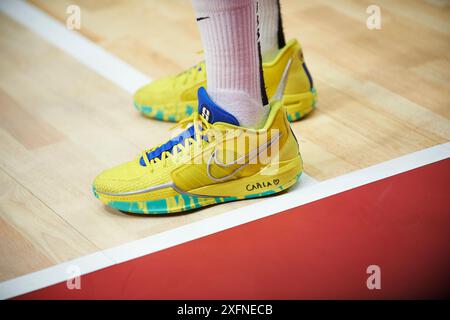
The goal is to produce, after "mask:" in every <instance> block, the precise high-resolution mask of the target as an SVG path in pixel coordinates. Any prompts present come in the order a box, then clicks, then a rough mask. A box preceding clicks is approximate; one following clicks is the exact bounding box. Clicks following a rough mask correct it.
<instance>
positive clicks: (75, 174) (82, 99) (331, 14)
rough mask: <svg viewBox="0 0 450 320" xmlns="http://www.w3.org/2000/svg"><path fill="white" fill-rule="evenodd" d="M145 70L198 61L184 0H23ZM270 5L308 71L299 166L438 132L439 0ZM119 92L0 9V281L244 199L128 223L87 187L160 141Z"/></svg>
mask: <svg viewBox="0 0 450 320" xmlns="http://www.w3.org/2000/svg"><path fill="white" fill-rule="evenodd" d="M31 2H32V3H33V4H34V5H36V6H37V7H39V8H40V9H41V10H43V11H45V12H47V13H48V14H50V15H52V16H54V17H56V18H57V19H58V20H60V21H61V22H62V23H64V21H65V19H66V17H67V14H66V8H67V6H68V5H70V4H77V5H79V6H80V7H81V12H82V29H81V31H80V32H81V33H82V34H83V35H84V36H86V37H87V38H89V39H91V40H92V41H94V42H95V43H97V44H98V45H100V46H102V47H104V48H105V49H106V50H108V51H110V52H112V53H113V54H115V55H117V56H118V57H119V58H121V59H123V60H125V61H126V62H127V63H129V64H130V65H132V66H134V67H136V68H138V69H139V70H141V71H143V72H144V73H146V74H148V75H149V76H150V77H152V78H158V77H161V76H164V75H169V74H173V73H177V72H180V71H182V70H184V69H185V68H187V67H189V66H191V65H193V64H195V63H196V62H198V60H199V59H200V58H201V57H200V56H199V55H198V54H197V53H196V52H198V51H200V50H201V43H200V39H199V34H198V30H197V26H196V22H195V19H194V13H193V10H192V8H191V4H190V1H181V0H170V1H169V0H168V1H150V0H127V1H120V0H117V1H113V0H96V1H88V0H70V1H69V0H32V1H31ZM370 4H371V2H370V1H356V0H340V1H326V0H318V1H297V0H282V9H283V19H284V24H285V30H286V33H287V37H288V38H292V37H296V38H298V39H299V40H300V41H301V43H302V45H303V47H304V51H305V56H306V61H307V63H308V66H309V68H310V70H311V72H312V74H313V77H314V80H315V83H316V86H317V90H318V92H319V101H318V105H317V110H315V112H314V113H312V114H311V115H310V116H308V117H307V118H306V119H305V120H304V121H302V122H300V123H295V124H293V129H294V131H295V133H296V135H297V136H298V137H299V143H300V146H301V150H302V154H303V157H304V162H305V170H306V172H307V173H308V174H309V175H311V176H313V177H314V178H316V179H319V180H323V179H328V178H331V177H335V176H338V175H341V174H345V173H347V172H350V171H353V170H357V169H359V168H365V167H367V166H370V165H373V164H376V163H380V162H382V161H385V160H389V159H392V158H395V157H398V156H401V155H403V154H407V153H410V152H414V151H417V150H421V149H423V148H426V147H430V146H433V145H436V144H439V143H443V142H446V141H449V140H450V122H449V120H450V102H449V97H450V81H449V80H450V68H449V67H450V10H449V3H448V2H445V1H437V0H436V1H418V0H412V1H387V0H380V1H378V4H379V6H380V8H381V12H382V29H381V30H373V31H370V30H368V29H367V28H366V18H367V13H366V8H367V6H368V5H370ZM170 127H171V124H167V123H163V122H159V121H151V120H148V119H146V118H144V117H141V116H140V115H139V114H138V113H137V112H136V111H135V110H134V108H133V107H132V97H131V96H130V95H129V94H128V93H126V92H124V91H123V90H122V89H120V88H118V87H116V86H115V85H114V84H112V83H110V82H108V81H107V80H105V79H103V78H101V77H100V76H99V75H97V74H95V73H94V72H92V71H90V70H88V69H87V68H86V67H84V66H83V65H81V64H80V63H79V62H78V61H76V60H75V59H73V58H72V57H70V56H68V55H67V54H65V53H64V52H62V51H60V50H58V49H56V48H54V47H52V46H51V45H49V44H48V43H46V42H45V41H44V40H43V39H41V38H39V37H38V36H36V35H34V34H33V33H32V32H31V31H30V30H27V29H25V28H24V27H22V26H20V25H18V24H17V23H15V22H14V21H12V20H10V19H9V18H7V17H6V16H4V15H0V235H1V239H2V242H1V245H0V254H1V256H2V257H4V258H2V259H1V262H0V280H5V279H10V278H12V277H15V276H18V275H22V274H25V273H28V272H31V271H35V270H38V269H41V268H44V267H48V266H50V265H52V264H55V263H59V262H62V261H66V260H68V259H72V258H75V257H78V256H82V255H85V254H88V253H91V252H94V251H96V250H101V249H106V248H110V247H112V246H115V245H119V244H122V243H125V242H128V241H132V240H136V239H140V238H143V237H146V236H149V235H152V234H155V233H158V232H162V231H165V230H169V229H172V228H175V227H177V226H180V225H184V224H187V223H191V222H193V221H198V220H201V219H205V218H207V217H210V216H213V215H216V214H219V213H222V212H225V211H228V210H230V209H233V208H237V207H241V206H244V205H247V204H249V203H252V202H254V201H258V200H251V201H246V202H236V203H228V204H224V205H220V206H215V207H210V208H207V209H204V210H200V211H196V212H195V213H193V214H189V215H181V216H171V217H157V218H155V217H150V218H145V217H135V216H128V215H124V214H121V213H118V212H116V211H114V210H110V209H107V208H106V207H104V206H103V205H101V204H100V203H99V202H98V201H97V200H96V199H95V198H94V197H93V196H92V193H91V183H92V180H93V178H94V177H95V176H96V175H97V174H98V173H99V172H100V171H101V170H103V169H105V168H107V167H110V166H113V165H116V164H118V163H121V162H124V161H127V160H131V159H132V158H133V157H135V156H137V155H139V153H140V152H141V150H143V149H146V148H148V147H150V146H152V145H154V144H156V143H159V142H162V141H164V140H165V139H166V138H167V137H168V133H167V131H168V129H169V128H170Z"/></svg>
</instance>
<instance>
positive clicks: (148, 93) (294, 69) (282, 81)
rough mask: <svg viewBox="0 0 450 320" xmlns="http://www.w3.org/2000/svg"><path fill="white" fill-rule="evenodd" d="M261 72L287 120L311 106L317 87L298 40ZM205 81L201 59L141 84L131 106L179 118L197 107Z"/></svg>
mask: <svg viewBox="0 0 450 320" xmlns="http://www.w3.org/2000/svg"><path fill="white" fill-rule="evenodd" d="M263 73H264V81H265V85H266V91H267V96H268V98H269V100H280V99H281V100H282V103H283V105H284V107H285V108H286V112H287V114H288V119H289V121H297V120H299V119H301V118H303V117H304V116H306V115H307V114H308V113H310V112H311V111H312V110H313V108H314V106H315V104H316V99H317V94H316V89H315V88H314V84H313V80H312V78H311V75H310V73H309V71H308V68H307V67H306V64H305V61H304V58H303V51H302V49H301V47H300V44H299V43H298V42H297V40H295V39H294V40H291V41H289V42H288V43H287V44H286V46H285V47H284V48H283V49H280V50H279V52H278V54H277V56H276V57H275V58H274V59H273V60H272V61H269V62H267V61H265V62H264V63H263ZM206 85H207V84H206V70H205V63H204V62H201V63H200V64H199V65H197V66H194V67H192V68H190V69H188V70H186V71H185V72H183V73H181V74H179V75H177V76H170V77H165V78H162V79H160V80H157V81H154V82H151V83H150V84H147V85H145V86H144V87H142V88H140V89H139V90H138V91H137V92H136V93H135V95H134V106H135V107H136V109H138V110H139V111H140V112H141V113H142V114H144V115H145V116H147V117H149V118H154V119H158V120H164V121H171V122H178V121H180V120H182V119H184V118H186V117H188V116H189V115H191V114H192V112H194V110H197V105H198V103H197V90H198V88H200V87H206ZM280 85H281V86H285V90H284V92H283V94H282V97H281V96H280V97H275V96H274V95H275V93H276V92H277V89H278V87H279V86H280Z"/></svg>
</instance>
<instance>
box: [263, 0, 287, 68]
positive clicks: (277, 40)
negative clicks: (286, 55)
mask: <svg viewBox="0 0 450 320" xmlns="http://www.w3.org/2000/svg"><path fill="white" fill-rule="evenodd" d="M258 13H259V30H260V32H261V37H260V42H261V52H262V56H263V59H264V61H266V60H268V61H271V60H272V59H274V58H275V57H276V55H277V53H278V49H281V48H283V47H284V46H285V45H286V40H285V38H284V31H283V26H282V21H281V12H280V2H279V0H258Z"/></svg>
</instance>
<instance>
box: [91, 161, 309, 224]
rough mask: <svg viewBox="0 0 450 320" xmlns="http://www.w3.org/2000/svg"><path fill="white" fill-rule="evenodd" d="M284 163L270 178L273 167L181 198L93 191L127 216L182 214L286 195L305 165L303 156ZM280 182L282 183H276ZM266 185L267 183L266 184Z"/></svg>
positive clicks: (183, 194)
mask: <svg viewBox="0 0 450 320" xmlns="http://www.w3.org/2000/svg"><path fill="white" fill-rule="evenodd" d="M284 163H285V164H283V167H282V168H281V169H280V171H281V173H280V174H277V175H269V174H268V173H267V172H270V170H273V165H269V166H267V167H265V168H264V169H262V170H261V171H260V172H259V173H257V174H255V175H253V176H250V177H246V178H242V179H239V180H233V181H229V182H224V183H220V184H216V185H214V186H212V187H211V186H207V187H202V188H199V189H196V190H191V191H190V192H189V193H179V194H178V195H175V196H172V197H168V198H164V199H157V200H150V201H115V200H111V199H108V198H105V197H103V196H102V195H101V194H99V193H98V192H96V190H95V189H93V192H94V195H95V197H96V198H98V199H99V200H101V201H102V202H103V203H105V204H106V205H108V206H110V207H112V208H114V209H117V210H119V211H122V212H126V213H135V214H146V215H147V214H151V215H164V214H171V213H180V212H186V211H189V210H195V209H200V208H204V207H208V206H211V205H215V204H220V203H225V202H231V201H238V200H246V199H254V198H260V197H267V196H271V195H274V194H277V193H280V192H283V191H285V190H287V189H289V188H291V187H292V186H294V185H295V184H296V183H297V181H298V180H299V179H300V176H301V174H302V163H301V158H300V157H299V158H298V159H294V160H291V161H287V162H284ZM264 171H266V173H264ZM261 181H263V182H261ZM264 181H272V182H273V183H272V185H271V187H270V188H268V187H267V185H264ZM277 181H278V182H279V183H277ZM265 183H266V184H267V182H265ZM237 186H238V188H237ZM242 186H245V188H247V192H249V194H246V195H236V196H227V197H220V196H213V195H210V196H209V195H206V196H205V195H204V194H208V193H212V192H214V193H216V194H217V193H219V194H220V193H222V192H223V190H239V187H240V188H242ZM249 186H250V188H253V190H251V191H249V189H248V188H249ZM208 188H209V190H208ZM262 188H264V189H266V190H265V191H263V192H254V191H255V190H259V189H262ZM198 192H202V195H201V196H200V195H199V196H197V195H195V194H196V193H198ZM252 192H253V193H252Z"/></svg>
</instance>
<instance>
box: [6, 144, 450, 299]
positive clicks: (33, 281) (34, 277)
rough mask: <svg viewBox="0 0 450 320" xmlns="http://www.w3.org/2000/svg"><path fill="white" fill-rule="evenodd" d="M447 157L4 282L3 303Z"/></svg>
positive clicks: (447, 150) (424, 153)
mask: <svg viewBox="0 0 450 320" xmlns="http://www.w3.org/2000/svg"><path fill="white" fill-rule="evenodd" d="M447 158H450V143H449V142H447V143H446V144H441V145H437V146H434V147H431V148H428V149H424V150H421V151H417V152H414V153H411V154H408V155H405V156H402V157H399V158H396V159H393V160H389V161H386V162H383V163H380V164H377V165H374V166H371V167H369V168H365V169H361V170H358V171H354V172H351V173H348V174H345V175H342V176H340V177H337V178H333V179H330V180H326V181H323V182H319V183H315V184H313V185H310V186H309V187H306V188H305V187H301V188H298V189H296V190H293V191H290V192H288V193H286V194H283V195H280V196H277V197H272V198H268V199H266V200H263V201H260V202H257V203H254V204H251V205H248V206H245V207H243V208H238V209H235V210H232V211H229V212H226V213H223V214H220V215H217V216H214V217H211V218H207V219H203V220H200V221H198V222H194V223H191V224H188V225H184V226H181V227H178V228H176V229H172V230H169V231H165V232H162V233H159V234H156V235H153V236H149V237H146V238H144V239H140V240H136V241H132V242H129V243H125V244H123V245H120V246H117V247H114V248H111V249H107V250H103V251H100V252H97V253H94V254H91V255H88V256H84V257H81V258H77V259H75V260H72V261H68V262H65V263H62V264H59V265H56V266H52V267H49V268H47V269H43V270H40V271H36V272H33V273H30V274H27V275H24V276H21V277H18V278H15V279H11V280H7V281H4V282H2V283H0V299H8V298H11V297H15V296H18V295H21V294H24V293H27V292H31V291H34V290H37V289H41V288H44V287H47V286H50V285H53V284H56V283H59V282H63V281H66V280H67V279H69V278H70V276H69V274H68V273H67V267H68V266H77V267H79V268H80V273H81V274H87V273H90V272H93V271H97V270H100V269H103V268H106V267H109V266H112V265H115V264H118V263H122V262H125V261H129V260H131V259H135V258H139V257H142V256H144V255H147V254H150V253H154V252H157V251H160V250H164V249H167V248H170V247H173V246H176V245H178V244H182V243H185V242H188V241H192V240H195V239H198V238H201V237H205V236H208V235H211V234H214V233H216V232H220V231H223V230H226V229H229V228H233V227H236V226H239V225H242V224H244V223H248V222H251V221H255V220H258V219H261V218H264V217H267V216H270V215H273V214H276V213H279V212H281V211H285V210H288V209H291V208H294V207H298V206H301V205H304V204H307V203H311V202H313V201H317V200H320V199H323V198H326V197H329V196H332V195H335V194H337V193H341V192H344V191H347V190H350V189H354V188H357V187H359V186H362V185H365V184H368V183H371V182H374V181H378V180H381V179H384V178H387V177H391V176H393V175H396V174H399V173H403V172H406V171H409V170H412V169H415V168H419V167H422V166H424V165H427V164H430V163H433V162H437V161H440V160H444V159H447ZM301 184H302V182H301V180H300V185H301Z"/></svg>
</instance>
